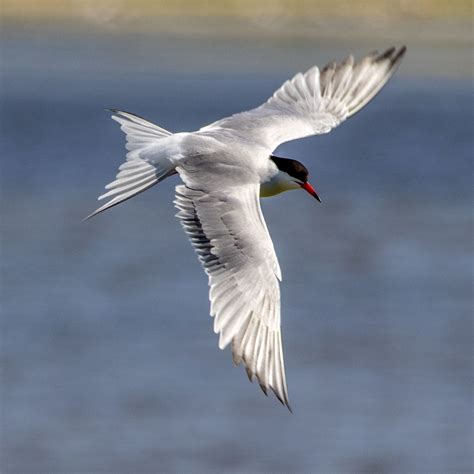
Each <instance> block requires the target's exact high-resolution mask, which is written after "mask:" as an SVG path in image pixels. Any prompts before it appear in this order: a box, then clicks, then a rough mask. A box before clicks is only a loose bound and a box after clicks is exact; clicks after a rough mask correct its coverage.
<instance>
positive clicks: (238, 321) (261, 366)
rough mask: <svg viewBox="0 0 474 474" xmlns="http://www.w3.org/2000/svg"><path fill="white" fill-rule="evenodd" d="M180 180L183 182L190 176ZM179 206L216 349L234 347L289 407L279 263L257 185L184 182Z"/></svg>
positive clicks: (238, 359)
mask: <svg viewBox="0 0 474 474" xmlns="http://www.w3.org/2000/svg"><path fill="white" fill-rule="evenodd" d="M183 174H184V173H183ZM183 174H181V176H182V177H183ZM193 176H195V175H194V174H193ZM183 179H184V181H185V182H186V176H185V174H184V178H183ZM187 184H189V183H187ZM175 204H176V207H177V209H178V211H179V212H178V213H177V217H179V219H180V220H181V224H182V226H183V228H184V230H185V231H186V233H187V234H188V237H189V239H190V241H191V243H192V245H193V246H194V248H195V250H196V252H197V254H198V257H199V260H200V261H201V264H202V266H203V267H204V270H205V271H206V273H207V275H208V277H209V286H210V289H209V299H210V301H211V316H213V317H214V331H215V332H216V333H219V334H220V337H219V347H220V348H221V349H224V348H225V347H226V346H227V345H229V344H231V347H232V356H233V360H234V363H235V364H237V365H238V364H241V363H243V365H244V367H245V369H246V372H247V375H248V377H249V379H250V380H252V379H253V378H254V377H255V378H256V379H257V381H258V383H259V385H260V387H261V388H262V390H263V392H264V393H265V394H266V393H267V391H268V389H271V390H272V391H273V392H274V393H275V395H276V397H277V398H278V400H280V401H281V403H283V404H284V405H286V406H287V407H288V408H289V402H288V390H287V386H286V378H285V373H284V366H283V364H282V360H283V350H282V347H281V344H282V342H281V334H280V288H279V283H278V279H279V278H280V268H279V266H278V262H277V259H276V255H275V252H274V249H273V244H272V242H271V239H270V236H269V234H268V230H267V227H266V225H265V221H264V220H263V216H262V214H261V210H260V203H259V185H258V184H252V185H246V186H240V187H236V188H235V189H232V190H228V189H227V190H226V191H225V192H223V191H218V190H198V189H191V188H190V187H188V186H187V185H186V186H183V185H180V186H177V187H176V199H175ZM281 371H283V372H281Z"/></svg>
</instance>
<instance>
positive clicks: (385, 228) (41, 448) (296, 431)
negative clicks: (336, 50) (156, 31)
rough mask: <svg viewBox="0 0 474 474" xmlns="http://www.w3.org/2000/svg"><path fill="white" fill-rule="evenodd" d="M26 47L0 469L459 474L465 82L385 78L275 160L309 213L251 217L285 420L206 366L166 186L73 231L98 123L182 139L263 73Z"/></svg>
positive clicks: (10, 71)
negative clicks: (265, 268)
mask: <svg viewBox="0 0 474 474" xmlns="http://www.w3.org/2000/svg"><path fill="white" fill-rule="evenodd" d="M44 41H45V42H43V43H40V45H39V46H38V45H37V44H36V45H34V44H33V45H29V46H25V43H22V42H21V41H17V40H15V38H14V40H11V44H10V47H13V48H15V47H16V48H17V51H18V54H19V55H20V56H22V55H23V56H24V55H25V54H26V52H28V53H29V54H30V56H31V58H30V59H31V61H30V62H28V61H26V60H25V61H23V62H22V61H20V60H18V59H15V58H13V56H14V54H13V53H11V50H10V53H9V54H10V56H11V58H10V63H9V64H10V65H11V66H10V67H9V68H5V70H4V87H3V91H2V92H3V96H2V103H1V104H2V128H3V133H2V134H3V140H2V145H1V148H2V149H1V154H2V215H3V218H2V265H3V274H2V300H3V303H2V314H3V343H2V359H3V365H4V371H3V377H2V379H3V380H2V394H3V397H2V398H3V400H2V407H3V423H2V425H3V426H2V438H3V441H2V444H3V455H2V461H1V464H2V472H3V471H5V472H18V473H20V472H21V473H37V472H44V473H78V472H114V473H131V472H182V473H183V472H193V473H194V472H202V473H204V472H205V473H208V472H236V473H237V472H239V473H241V472H304V473H309V472H325V473H326V472H333V473H349V472H350V473H354V472H361V473H362V472H367V473H400V472H427V473H428V472H429V473H433V472H443V473H447V472H449V473H464V472H470V471H471V469H472V458H471V455H470V448H471V442H472V432H471V422H470V413H471V402H472V392H471V390H472V386H471V382H472V379H471V376H472V359H471V328H472V326H471V316H472V313H471V305H472V287H471V271H472V260H471V255H472V254H471V251H472V248H471V238H472V228H471V217H472V214H471V212H472V208H471V203H472V194H471V178H472V167H471V159H472V145H473V144H472V128H471V127H472V118H473V117H472V107H471V104H472V102H471V99H472V95H471V86H470V83H469V82H468V81H466V82H463V81H447V80H445V81H442V80H440V79H435V78H433V79H429V80H422V79H419V80H409V79H404V78H403V77H397V78H395V80H394V81H393V82H392V83H391V84H390V85H389V86H388V87H387V88H386V89H385V90H384V91H383V92H382V94H381V95H380V96H379V97H378V98H377V99H376V100H375V101H374V103H373V104H371V105H370V107H368V108H367V109H366V110H364V111H363V112H362V113H360V114H359V115H357V117H355V118H354V119H352V120H350V121H349V122H347V123H345V124H344V125H343V126H341V127H340V128H338V129H337V130H335V131H334V132H333V133H332V134H330V135H327V136H323V137H316V138H311V139H307V140H303V141H299V142H295V143H288V144H285V145H284V146H282V147H281V149H280V150H279V154H280V155H282V156H290V157H292V158H295V159H298V160H300V161H302V162H304V163H305V164H306V165H307V166H308V168H309V169H310V176H311V177H312V181H313V184H314V185H315V186H316V187H317V189H318V191H319V193H320V195H321V197H322V199H323V204H322V205H319V204H317V203H316V202H315V201H314V200H313V199H311V198H309V196H307V195H305V194H304V193H300V192H293V193H288V194H287V195H282V196H279V197H276V198H274V199H272V200H269V201H265V202H264V203H263V210H264V213H265V216H266V219H267V223H268V226H269V229H270V232H271V234H272V237H273V239H274V242H275V247H276V250H277V253H278V256H279V259H280V263H281V267H282V270H283V274H284V279H283V283H282V315H283V322H282V325H283V334H284V348H285V356H286V369H287V376H288V383H289V390H290V399H291V403H292V406H293V409H294V414H293V415H291V414H289V413H288V412H287V411H286V410H285V409H284V408H282V407H281V406H280V405H279V404H278V403H277V402H276V401H275V400H274V399H273V398H272V397H270V398H268V399H267V398H265V397H264V396H263V394H262V393H261V392H260V389H259V388H258V386H256V385H255V384H254V385H250V384H249V383H248V381H247V379H246V376H245V373H244V371H243V370H242V369H241V368H233V367H232V362H231V357H230V354H229V353H228V351H225V352H221V351H219V350H218V348H217V338H216V336H215V334H213V332H212V320H211V318H210V317H209V316H208V309H209V308H208V301H207V284H206V278H205V276H204V274H203V272H202V271H201V269H200V267H199V265H198V262H197V259H196V257H195V255H194V253H193V251H192V249H191V246H190V245H189V243H188V242H187V239H186V237H185V235H184V233H183V232H182V230H181V228H180V225H179V223H178V221H177V220H176V219H175V218H174V217H173V216H174V213H175V210H174V208H173V205H172V199H173V187H174V185H175V184H176V183H177V182H178V180H177V179H174V178H173V179H174V180H173V179H169V180H168V181H167V182H165V183H163V184H162V185H160V187H159V188H158V187H157V188H155V189H152V190H150V191H148V192H147V193H145V194H143V195H141V196H139V197H137V198H136V199H134V200H133V201H130V202H128V203H126V204H124V205H122V206H119V207H117V208H114V209H113V210H111V211H110V212H108V213H106V214H103V215H101V216H99V217H98V218H96V219H94V220H92V221H89V222H87V223H81V219H82V218H83V217H84V216H85V215H87V214H88V213H89V212H90V211H91V210H93V209H94V208H95V206H96V202H95V197H96V196H97V195H98V194H100V191H101V189H102V186H103V185H104V184H106V183H107V182H109V181H110V180H111V179H112V178H113V175H114V173H115V169H116V167H117V166H118V165H119V163H120V162H121V160H122V158H123V155H124V151H123V136H122V134H121V132H120V131H119V130H118V127H117V126H116V124H115V123H113V122H112V121H110V120H109V118H108V116H107V114H106V113H105V112H104V111H103V108H104V107H120V108H124V109H126V110H131V111H134V112H136V113H139V114H141V115H144V116H147V117H149V118H150V119H152V120H155V121H156V122H157V123H159V124H160V125H161V126H163V127H165V128H168V129H171V130H176V131H178V130H179V131H181V130H190V129H196V128H198V127H199V126H201V125H202V124H204V123H206V122H210V121H212V120H215V119H217V118H219V117H221V116H225V115H227V114H230V113H232V112H235V111H238V110H242V109H245V108H248V107H251V106H253V105H256V104H258V103H259V102H261V101H263V100H264V99H265V98H266V97H267V96H268V95H269V93H271V92H272V91H273V90H274V88H275V87H277V86H278V85H279V83H280V82H282V80H284V79H286V75H287V71H284V72H280V73H276V72H275V73H274V72H272V73H271V74H270V73H267V74H265V72H263V71H259V72H252V71H251V70H245V69H242V71H241V72H240V74H235V73H234V72H233V73H229V72H226V71H222V72H220V73H212V74H211V73H205V72H203V71H199V70H193V69H191V70H189V71H188V72H187V73H186V74H182V73H181V72H180V73H179V74H177V73H173V72H172V70H171V68H169V67H168V68H167V70H166V71H165V72H162V71H160V68H159V66H156V69H155V72H154V73H150V72H148V73H143V74H133V71H132V70H129V71H128V72H126V73H125V72H123V71H124V70H126V69H127V68H126V67H125V66H124V67H123V68H120V69H119V71H120V72H118V73H116V72H114V70H113V68H111V67H110V64H109V63H114V61H116V62H120V60H121V59H124V58H122V57H121V53H120V51H116V50H114V54H116V57H114V59H113V60H111V59H110V57H109V56H107V55H106V54H105V53H106V52H104V51H100V52H99V53H98V52H97V51H95V50H94V48H93V47H92V46H91V47H90V48H89V46H88V43H85V46H84V44H83V43H80V42H78V43H77V44H76V43H74V42H72V43H71V44H72V46H71V44H69V45H68V46H67V45H66V46H64V50H61V45H58V44H56V43H55V44H54V47H53V48H52V51H53V53H54V54H53V56H52V57H50V56H49V55H48V52H49V51H51V49H50V48H48V43H47V41H46V40H44ZM92 44H96V43H92ZM97 44H99V45H100V43H97ZM168 46H169V45H168ZM35 48H36V50H35ZM75 48H76V49H75ZM88 48H89V49H88ZM13 51H15V49H13ZM58 51H59V52H58ZM79 53H81V54H83V55H85V56H84V57H87V53H89V54H90V55H91V57H92V58H93V60H91V64H92V65H91V66H90V67H89V68H86V67H85V66H84V64H88V63H87V61H86V60H84V58H82V60H83V62H82V63H81V61H80V60H78V65H77V67H75V66H74V64H75V63H74V58H75V57H79V58H81V56H80V54H79ZM125 53H126V51H125V52H124V53H123V54H124V56H125ZM159 53H160V50H159V49H158V52H157V55H158V56H159ZM101 55H103V57H104V61H106V59H105V58H106V57H107V58H108V60H107V61H108V62H106V64H107V66H104V67H103V69H101V66H100V61H99V60H98V59H97V58H101V57H102V56H101ZM150 60H152V58H150ZM35 61H36V62H35ZM84 61H86V62H85V63H84ZM142 61H143V62H144V61H145V59H144V58H142ZM27 63H28V64H27ZM58 63H60V64H66V63H67V64H69V66H68V67H67V68H65V69H64V70H63V69H61V68H58V67H56V65H57V64H58ZM114 64H115V63H114ZM282 69H283V68H282Z"/></svg>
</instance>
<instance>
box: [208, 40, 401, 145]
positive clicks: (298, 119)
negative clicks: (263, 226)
mask: <svg viewBox="0 0 474 474" xmlns="http://www.w3.org/2000/svg"><path fill="white" fill-rule="evenodd" d="M405 50H406V48H405V47H402V48H400V49H398V50H397V49H395V48H390V49H388V50H387V51H385V52H384V53H382V54H378V53H377V52H374V53H372V54H369V55H367V56H365V57H364V58H363V59H361V60H360V61H357V62H355V61H354V58H353V57H352V56H349V57H348V58H347V59H346V60H345V61H343V62H341V63H339V64H336V63H330V64H328V65H327V66H326V67H325V68H324V69H322V70H321V71H320V70H319V68H318V67H317V66H314V67H312V68H311V69H309V70H308V71H307V72H305V73H304V74H303V73H298V74H296V76H294V77H293V78H292V79H290V80H288V81H286V82H285V83H284V84H283V85H282V86H281V87H280V88H279V89H278V90H277V91H276V92H275V93H274V94H273V96H272V97H270V99H268V100H267V102H265V103H264V104H263V105H261V106H260V107H257V108H255V109H252V110H249V111H247V112H241V113H238V114H235V115H232V116H230V117H227V118H224V119H222V120H218V121H217V122H214V123H212V124H210V125H208V126H206V127H204V128H202V129H201V130H202V131H204V132H209V131H212V132H213V131H221V132H222V131H223V130H229V131H231V132H232V133H234V134H236V135H238V136H241V137H242V138H244V139H245V140H248V141H251V142H252V143H255V144H259V145H261V146H264V147H266V148H268V149H269V150H274V149H275V148H276V147H277V146H278V145H280V144H281V143H283V142H286V141H289V140H295V139H297V138H303V137H306V136H310V135H319V134H322V133H327V132H329V131H331V129H333V128H334V127H336V126H337V125H339V124H340V123H341V122H343V121H344V120H345V119H347V118H348V117H350V116H351V115H354V114H355V113H356V112H358V111H359V110H360V109H361V108H362V107H364V106H365V105H366V104H367V103H368V102H369V101H370V100H371V99H372V98H373V97H374V96H375V95H376V94H377V93H378V92H379V91H380V89H381V88H382V87H383V86H384V85H385V84H386V82H387V81H388V80H389V79H390V77H391V76H392V75H393V73H394V72H395V71H396V69H397V66H398V64H399V63H400V61H401V59H402V57H403V55H404V53H405Z"/></svg>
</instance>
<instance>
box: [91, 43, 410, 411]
mask: <svg viewBox="0 0 474 474" xmlns="http://www.w3.org/2000/svg"><path fill="white" fill-rule="evenodd" d="M405 50H406V48H405V47H402V48H400V49H396V48H393V47H392V48H390V49H387V50H386V51H385V52H383V53H382V54H379V53H377V52H374V53H371V54H369V55H367V56H365V57H364V58H362V59H361V60H360V61H355V60H354V58H353V57H352V56H349V57H348V58H347V59H346V60H344V61H342V62H340V63H339V64H336V63H334V62H332V63H330V64H328V65H327V66H326V67H324V68H323V69H322V70H319V68H318V67H317V66H314V67H312V68H311V69H309V70H308V71H307V72H305V73H298V74H296V75H295V76H294V77H293V78H292V79H290V80H288V81H286V82H285V83H284V84H283V85H282V86H281V87H280V88H279V89H278V90H277V91H276V92H275V93H274V94H273V95H272V96H271V97H270V98H269V99H268V100H267V101H266V102H265V103H264V104H262V105H260V106H259V107H257V108H255V109H252V110H249V111H246V112H241V113H237V114H235V115H232V116H230V117H226V118H223V119H221V120H218V121H217V122H214V123H211V124H210V125H207V126H205V127H203V128H201V129H199V130H198V131H196V132H189V133H187V132H186V133H171V132H169V131H167V130H165V129H163V128H161V127H159V126H158V125H155V124H153V123H151V122H149V121H147V120H145V119H144V118H142V117H139V116H138V115H134V114H131V113H129V112H124V111H120V110H116V109H112V110H111V112H112V119H113V120H115V121H116V122H118V123H119V124H120V128H121V129H122V130H123V132H125V135H126V141H127V144H126V148H127V150H128V153H127V154H126V161H125V162H124V163H123V164H122V165H121V166H120V167H119V172H118V174H117V175H116V179H115V181H113V182H111V183H110V184H108V185H107V186H106V189H107V192H106V193H105V194H103V195H102V196H100V197H99V199H105V198H109V200H108V201H107V202H106V204H104V205H103V206H101V207H99V208H98V209H97V210H96V211H94V212H93V213H92V214H90V215H89V216H88V218H89V217H92V216H95V215H96V214H98V213H100V212H102V211H105V210H106V209H110V208H111V207H113V206H115V205H117V204H119V203H121V202H124V201H126V200H127V199H130V198H131V197H133V196H136V195H137V194H139V193H141V192H143V191H145V190H146V189H148V188H150V187H152V186H154V185H155V184H157V183H159V182H160V181H163V180H164V179H165V178H167V177H169V176H172V175H174V174H178V175H179V177H180V178H181V180H182V181H183V183H184V184H180V185H178V186H176V198H175V201H174V203H175V205H176V207H177V209H178V213H177V214H176V216H177V217H178V218H179V219H180V221H181V224H182V226H183V228H184V230H185V232H186V233H187V234H188V237H189V239H190V241H191V244H192V245H193V247H194V249H195V250H196V252H197V255H198V257H199V260H200V262H201V264H202V266H203V268H204V271H205V272H206V274H207V276H208V278H209V287H210V291H209V299H210V302H211V309H210V313H211V316H213V317H214V331H215V332H216V333H218V334H219V335H220V336H219V348H220V349H224V348H225V347H226V346H227V345H229V344H231V347H232V355H233V360H234V363H235V364H236V365H238V364H241V363H242V364H243V365H244V367H245V369H246V371H247V375H248V377H249V379H250V381H252V380H253V378H254V377H255V378H256V379H257V380H258V382H259V384H260V387H261V388H262V390H263V392H264V393H265V394H267V391H268V389H271V390H272V391H273V392H274V393H275V395H276V397H277V398H278V400H280V402H281V403H282V404H284V405H286V406H287V407H288V408H289V409H290V405H289V400H288V390H287V384H286V376H285V368H284V362H283V349H282V339H281V332H280V288H279V282H280V281H281V270H280V266H279V264H278V260H277V257H276V254H275V250H274V247H273V243H272V240H271V238H270V235H269V233H268V229H267V226H266V224H265V220H264V218H263V214H262V210H261V208H260V200H259V198H260V197H267V196H274V195H276V194H279V193H281V192H284V191H289V190H291V189H304V190H305V191H307V192H308V193H309V194H310V195H312V196H313V197H314V198H316V199H317V200H318V201H320V198H319V196H318V194H317V192H316V190H315V189H314V188H313V186H312V185H311V184H310V183H309V181H308V170H307V169H306V167H305V166H304V165H303V164H302V163H300V162H298V161H296V160H290V159H287V158H281V157H277V156H275V155H273V151H274V150H275V148H276V147H277V146H278V145H280V144H281V143H284V142H287V141H289V140H295V139H297V138H303V137H306V136H310V135H319V134H323V133H328V132H329V131H331V130H332V129H333V128H334V127H336V126H337V125H339V124H340V123H341V122H343V121H344V120H346V119H347V118H349V117H351V116H352V115H354V114H355V113H356V112H358V111H359V110H360V109H362V108H363V107H364V106H365V105H366V104H367V103H368V102H369V101H370V100H371V99H373V98H374V96H375V95H376V94H377V93H378V92H379V91H380V89H381V88H382V87H383V86H384V85H385V84H386V83H387V81H388V80H389V79H390V77H391V76H392V75H393V74H394V72H395V71H396V69H397V66H398V65H399V63H400V61H401V59H402V57H403V55H404V53H405ZM290 410H291V409H290Z"/></svg>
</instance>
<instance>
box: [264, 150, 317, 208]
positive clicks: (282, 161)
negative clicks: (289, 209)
mask: <svg viewBox="0 0 474 474" xmlns="http://www.w3.org/2000/svg"><path fill="white" fill-rule="evenodd" d="M270 160H272V161H273V163H274V164H275V165H276V167H277V168H278V172H277V173H276V174H275V175H274V176H273V177H272V178H271V179H270V180H269V181H267V182H266V183H263V184H262V185H261V187H260V195H261V196H262V197H267V196H274V195H275V194H279V193H282V192H284V191H289V190H291V189H304V190H305V191H306V192H308V193H309V194H311V196H313V197H314V198H315V199H317V200H318V201H319V202H321V199H319V196H318V193H317V192H316V190H315V189H314V188H313V186H312V185H311V184H310V182H309V181H308V174H309V173H308V170H307V168H306V166H305V165H303V164H302V163H300V162H299V161H296V160H291V159H288V158H279V157H278V156H274V155H270Z"/></svg>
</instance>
